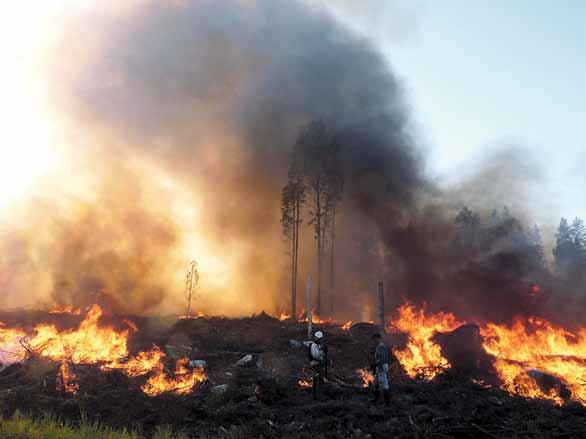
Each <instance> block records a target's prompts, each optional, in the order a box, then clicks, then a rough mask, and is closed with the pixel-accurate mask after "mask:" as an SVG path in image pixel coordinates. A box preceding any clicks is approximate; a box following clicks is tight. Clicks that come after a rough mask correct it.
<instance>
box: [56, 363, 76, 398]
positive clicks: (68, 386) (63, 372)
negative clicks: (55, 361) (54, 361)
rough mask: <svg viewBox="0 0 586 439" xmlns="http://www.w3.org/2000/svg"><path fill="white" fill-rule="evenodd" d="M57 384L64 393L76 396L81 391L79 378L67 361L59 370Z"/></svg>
mask: <svg viewBox="0 0 586 439" xmlns="http://www.w3.org/2000/svg"><path fill="white" fill-rule="evenodd" d="M57 383H58V384H57V388H58V390H61V391H62V392H66V393H73V394H76V393H77V392H78V390H79V385H78V384H77V376H76V375H75V373H74V372H73V371H72V370H71V369H70V367H69V365H68V364H67V363H66V362H65V361H64V362H63V363H61V367H60V368H59V374H58V376H57Z"/></svg>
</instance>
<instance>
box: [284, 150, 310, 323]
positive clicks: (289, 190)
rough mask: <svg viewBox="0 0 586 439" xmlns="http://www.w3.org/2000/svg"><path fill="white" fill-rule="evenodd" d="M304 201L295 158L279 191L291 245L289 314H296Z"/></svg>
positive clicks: (285, 231)
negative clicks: (300, 227) (285, 182)
mask: <svg viewBox="0 0 586 439" xmlns="http://www.w3.org/2000/svg"><path fill="white" fill-rule="evenodd" d="M304 203H305V185H304V183H303V176H302V175H300V173H299V170H298V166H297V165H296V161H295V158H294V157H293V159H292V161H291V165H290V168H289V179H288V181H287V184H286V185H285V187H284V188H283V190H282V192H281V224H282V225H283V235H284V236H285V238H286V239H287V240H289V241H290V245H291V316H293V317H295V316H296V315H297V267H298V259H299V258H298V257H299V234H300V233H299V232H300V229H299V226H300V225H301V223H302V222H303V219H302V217H301V208H302V206H303V204H304Z"/></svg>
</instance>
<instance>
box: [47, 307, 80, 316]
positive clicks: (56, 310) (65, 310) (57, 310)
mask: <svg viewBox="0 0 586 439" xmlns="http://www.w3.org/2000/svg"><path fill="white" fill-rule="evenodd" d="M49 314H73V315H76V316H79V315H81V309H80V308H74V307H73V306H71V305H66V306H57V305H55V306H54V307H53V308H51V309H50V310H49Z"/></svg>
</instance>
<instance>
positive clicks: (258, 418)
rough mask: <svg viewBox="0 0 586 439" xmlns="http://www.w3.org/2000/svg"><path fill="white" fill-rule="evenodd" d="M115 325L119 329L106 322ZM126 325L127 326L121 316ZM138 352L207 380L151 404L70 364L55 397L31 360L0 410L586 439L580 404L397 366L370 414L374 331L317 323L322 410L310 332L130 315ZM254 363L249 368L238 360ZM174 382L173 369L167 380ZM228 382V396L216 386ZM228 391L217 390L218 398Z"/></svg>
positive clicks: (1, 377) (229, 427)
mask: <svg viewBox="0 0 586 439" xmlns="http://www.w3.org/2000/svg"><path fill="white" fill-rule="evenodd" d="M81 319H82V317H81V316H75V315H70V314H48V313H43V312H30V311H22V312H11V313H2V314H1V315H0V320H1V321H3V322H5V323H7V324H11V325H16V324H20V325H24V326H26V325H31V324H37V323H39V322H42V321H45V322H49V323H53V324H55V325H57V326H58V327H59V328H60V329H67V328H74V327H76V326H77V325H78V324H79V323H80V321H81ZM111 320H112V323H113V324H116V321H117V320H118V319H117V318H115V317H112V318H111ZM120 320H122V319H120ZM133 321H134V322H135V323H136V325H137V326H138V331H136V332H135V333H134V334H133V335H132V336H131V338H130V346H129V350H130V351H131V353H132V354H135V353H137V352H139V351H140V350H141V349H149V348H151V347H152V345H153V344H156V345H158V346H161V347H164V349H165V351H166V354H167V357H166V362H167V363H168V364H167V366H168V368H169V370H170V371H172V370H173V367H172V366H173V363H174V361H175V360H176V359H178V358H181V357H183V356H189V357H191V359H198V360H205V361H206V362H207V367H206V372H207V375H208V381H207V382H205V383H203V384H198V385H197V386H196V387H195V389H194V390H193V392H191V393H189V394H187V395H183V396H179V395H174V394H172V393H163V394H161V395H159V396H156V397H150V396H147V395H146V394H145V393H144V392H142V391H141V386H142V385H143V384H144V382H145V380H146V378H145V377H136V378H132V377H128V376H127V375H124V374H123V373H121V372H120V371H109V372H105V371H102V370H100V368H99V366H98V365H83V364H76V365H72V369H73V372H74V373H75V375H76V376H77V382H78V390H77V393H76V394H72V393H68V392H65V391H64V390H63V389H61V390H60V383H59V367H60V364H59V363H56V362H52V361H50V360H47V359H43V358H41V357H36V356H32V357H30V358H28V359H27V360H26V361H24V362H23V363H18V364H14V365H12V366H9V367H7V368H5V369H4V370H3V371H2V372H1V373H0V407H1V410H2V412H3V414H4V415H5V416H10V415H11V414H12V413H14V412H15V411H16V410H20V411H23V412H26V413H30V414H32V415H44V414H46V413H51V414H53V415H56V416H59V417H61V418H62V419H67V420H69V421H73V422H75V421H76V420H80V419H82V418H85V419H88V418H89V419H90V420H96V421H100V422H103V423H106V424H108V425H111V426H113V427H128V428H135V429H139V430H140V431H142V432H144V433H146V434H149V433H150V432H152V431H153V430H154V429H155V428H156V426H158V425H162V424H164V425H170V426H172V427H173V429H174V430H175V431H177V432H186V433H188V434H190V435H192V436H193V437H226V438H249V437H250V438H256V437H266V438H367V437H372V438H387V437H401V438H403V437H404V438H408V437H416V438H482V437H487V438H491V437H492V438H494V437H498V438H528V437H539V438H541V437H543V438H562V437H564V438H578V437H586V408H585V407H583V406H582V405H581V404H579V403H577V402H575V401H567V402H565V403H564V404H562V405H556V404H554V403H553V402H551V401H546V400H537V399H533V400H532V399H525V398H521V397H518V396H512V395H510V394H508V393H507V392H505V391H503V390H500V389H498V388H488V387H486V386H483V385H480V384H477V383H475V382H473V381H471V380H468V379H466V378H464V377H462V376H461V375H456V374H454V373H453V372H450V371H446V372H444V373H440V374H439V375H438V376H436V378H434V379H433V380H432V381H418V380H412V379H409V378H408V377H407V376H406V375H405V374H404V372H403V371H401V370H400V368H399V367H398V366H397V367H395V368H394V369H393V372H392V374H391V377H392V380H391V382H392V394H393V399H392V403H391V405H390V406H389V407H385V406H384V405H378V406H375V405H373V403H372V401H371V399H372V395H371V393H370V392H369V389H367V388H364V387H363V381H362V378H361V377H360V376H359V374H358V373H357V370H358V369H361V368H366V367H368V365H369V363H370V350H369V346H368V342H369V339H370V335H371V333H372V331H374V330H375V329H374V328H373V327H371V326H370V325H368V324H359V325H357V326H354V327H353V328H352V329H351V330H349V331H347V330H344V329H342V328H341V327H340V326H337V325H318V327H319V328H320V329H323V330H324V331H325V332H326V334H327V337H328V346H329V357H330V359H331V362H332V363H331V366H330V369H329V378H330V381H329V383H327V384H326V385H324V387H323V393H322V395H321V398H320V399H319V400H318V401H313V400H312V397H311V389H310V388H306V387H302V386H300V385H299V380H300V379H302V378H304V377H305V372H304V366H306V363H307V352H306V350H305V348H304V347H294V346H292V345H291V343H290V340H298V341H302V340H305V339H306V335H307V328H306V325H305V324H303V323H297V322H294V321H290V320H289V321H280V320H278V319H275V318H272V317H270V316H267V315H265V314H261V315H259V316H255V317H252V318H244V319H227V318H205V317H203V318H197V319H184V320H177V318H176V317H169V318H133ZM248 354H250V355H252V359H253V361H252V362H251V363H250V364H249V365H248V366H247V367H240V366H237V365H236V363H237V361H238V360H240V359H242V358H243V357H244V356H246V355H248ZM170 373H172V372H170ZM222 385H227V386H223V387H218V386H222ZM220 389H221V390H225V391H223V392H220V391H219V390H220Z"/></svg>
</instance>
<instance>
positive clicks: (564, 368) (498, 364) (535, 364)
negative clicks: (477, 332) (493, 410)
mask: <svg viewBox="0 0 586 439" xmlns="http://www.w3.org/2000/svg"><path fill="white" fill-rule="evenodd" d="M481 333H482V336H483V337H484V340H485V341H484V349H485V350H486V352H488V353H489V354H491V355H493V356H495V357H496V358H497V360H496V361H495V364H494V366H495V368H496V370H497V372H498V374H499V376H500V378H501V379H502V380H503V382H504V387H505V388H506V389H507V390H510V391H513V392H515V393H519V394H521V395H523V396H528V397H544V398H553V399H558V398H559V392H556V391H553V390H549V391H548V390H543V389H541V388H540V387H539V386H538V385H537V383H536V381H535V380H534V379H533V378H532V377H530V376H529V375H528V374H527V371H528V370H531V369H535V370H538V371H541V372H545V373H548V374H550V375H551V376H552V377H556V378H559V379H560V380H561V381H562V382H563V383H564V384H565V385H566V386H567V387H568V389H569V390H570V391H571V392H572V395H573V397H574V398H577V399H580V400H582V401H586V388H584V384H583V383H584V382H586V329H584V328H582V329H580V330H579V331H578V332H577V333H572V332H570V331H568V330H566V329H564V328H561V327H557V326H555V325H553V324H551V323H550V322H548V321H545V320H542V319H537V318H529V319H516V320H515V321H514V322H513V324H512V325H511V326H510V327H509V326H503V325H495V324H493V323H488V324H487V325H485V326H484V327H483V328H482V330H481Z"/></svg>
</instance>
